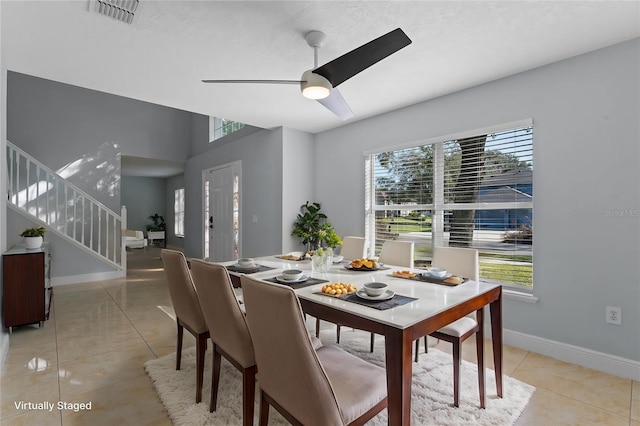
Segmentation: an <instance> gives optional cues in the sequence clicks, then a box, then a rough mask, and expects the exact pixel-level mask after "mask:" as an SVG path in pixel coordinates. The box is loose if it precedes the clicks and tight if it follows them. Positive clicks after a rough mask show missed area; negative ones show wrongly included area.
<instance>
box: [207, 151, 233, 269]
mask: <svg viewBox="0 0 640 426" xmlns="http://www.w3.org/2000/svg"><path fill="white" fill-rule="evenodd" d="M241 174H242V168H241V162H240V161H236V162H233V163H229V164H224V165H222V166H218V167H213V168H211V169H207V170H204V171H203V172H202V188H203V200H204V206H203V210H204V215H203V217H204V238H203V240H204V251H203V252H204V258H205V259H208V260H209V261H211V262H224V261H227V260H235V259H238V257H239V256H240V241H241V238H240V232H241V224H240V218H241V215H240V208H241V203H240V187H241V186H240V181H241Z"/></svg>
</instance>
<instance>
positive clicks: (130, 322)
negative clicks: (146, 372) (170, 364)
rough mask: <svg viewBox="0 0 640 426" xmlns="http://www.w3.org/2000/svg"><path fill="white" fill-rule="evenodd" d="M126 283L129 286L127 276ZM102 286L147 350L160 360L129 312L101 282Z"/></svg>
mask: <svg viewBox="0 0 640 426" xmlns="http://www.w3.org/2000/svg"><path fill="white" fill-rule="evenodd" d="M124 281H125V284H124V285H126V284H127V276H125V277H124ZM100 285H101V286H102V288H103V289H104V291H106V292H107V294H108V295H109V297H110V298H111V300H113V303H115V304H116V306H117V307H118V309H119V310H120V312H122V315H124V316H125V318H126V319H127V321H129V324H131V327H133V329H134V330H135V331H136V333H137V334H138V336H140V338H141V339H142V341H143V342H144V344H145V345H146V346H147V348H149V351H151V353H152V354H153V356H154V357H155V358H158V354H157V353H156V352H155V351H154V350H153V348H152V347H151V346H150V345H149V342H147V339H145V338H144V336H143V335H142V333H140V330H138V328H137V327H136V326H135V324H134V323H133V321H131V318H129V315H127V312H126V311H124V310H122V306H120V304H118V302H117V301H116V299H114V297H113V295H112V294H111V293H110V292H109V291H108V290H107V288H106V287H105V286H104V283H103V281H100Z"/></svg>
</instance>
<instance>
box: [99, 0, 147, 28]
mask: <svg viewBox="0 0 640 426" xmlns="http://www.w3.org/2000/svg"><path fill="white" fill-rule="evenodd" d="M95 3H96V12H98V13H99V14H101V15H105V16H108V17H110V18H113V19H116V20H118V21H122V22H124V23H126V24H130V23H131V22H132V21H133V15H135V13H136V10H137V9H138V4H139V3H140V0H96V1H95Z"/></svg>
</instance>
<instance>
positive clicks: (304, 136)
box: [281, 128, 333, 253]
mask: <svg viewBox="0 0 640 426" xmlns="http://www.w3.org/2000/svg"><path fill="white" fill-rule="evenodd" d="M314 146H315V137H314V136H313V135H311V134H309V133H306V132H301V131H299V130H293V129H286V128H285V129H283V138H282V219H281V220H282V252H283V253H287V252H290V251H295V250H303V249H304V246H303V245H302V243H301V242H300V240H299V239H298V238H297V237H293V236H292V235H291V231H292V229H293V222H294V221H295V220H296V217H297V215H298V213H299V212H300V206H301V205H303V204H304V203H305V202H307V201H316V200H315V195H314V190H315V180H316V179H323V175H324V174H325V173H330V171H329V170H328V169H327V167H326V166H325V165H321V166H320V168H319V169H318V170H320V174H318V173H316V165H315V162H314V161H312V159H313V158H314V153H315V151H314ZM332 219H333V218H329V221H331V220H332Z"/></svg>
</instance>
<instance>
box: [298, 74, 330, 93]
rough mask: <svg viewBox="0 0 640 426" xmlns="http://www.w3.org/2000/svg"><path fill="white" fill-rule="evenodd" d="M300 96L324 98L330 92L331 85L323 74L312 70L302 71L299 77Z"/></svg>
mask: <svg viewBox="0 0 640 426" xmlns="http://www.w3.org/2000/svg"><path fill="white" fill-rule="evenodd" d="M300 80H301V81H300V89H301V90H302V96H304V97H305V98H308V99H324V98H326V97H327V96H329V95H330V94H331V89H333V86H332V85H331V83H330V82H329V80H327V79H326V78H324V77H323V76H321V75H319V74H314V73H313V72H312V70H307V71H305V72H304V73H302V77H301V78H300Z"/></svg>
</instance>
